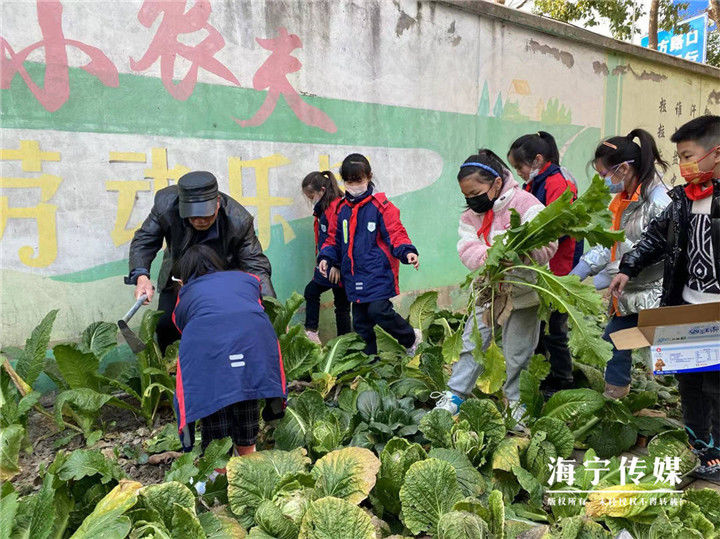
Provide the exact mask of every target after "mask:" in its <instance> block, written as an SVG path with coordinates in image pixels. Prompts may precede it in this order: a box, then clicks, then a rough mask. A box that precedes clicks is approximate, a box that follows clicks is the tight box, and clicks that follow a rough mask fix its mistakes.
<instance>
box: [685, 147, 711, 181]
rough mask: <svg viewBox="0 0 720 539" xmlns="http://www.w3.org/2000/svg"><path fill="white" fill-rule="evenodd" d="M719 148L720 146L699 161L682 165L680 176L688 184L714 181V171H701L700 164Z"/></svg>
mask: <svg viewBox="0 0 720 539" xmlns="http://www.w3.org/2000/svg"><path fill="white" fill-rule="evenodd" d="M718 148H720V146H715V147H714V148H713V149H712V150H710V151H709V152H708V153H706V154H705V155H703V156H702V157H700V158H699V159H697V160H695V161H691V162H690V163H683V164H682V165H680V175H681V176H682V177H683V179H684V180H685V181H686V182H687V183H705V182H706V181H709V180H712V179H713V176H714V173H713V170H712V169H711V170H700V164H699V163H700V161H702V160H703V159H705V158H706V157H707V156H708V155H710V154H711V153H713V152H714V151H715V150H717V149H718Z"/></svg>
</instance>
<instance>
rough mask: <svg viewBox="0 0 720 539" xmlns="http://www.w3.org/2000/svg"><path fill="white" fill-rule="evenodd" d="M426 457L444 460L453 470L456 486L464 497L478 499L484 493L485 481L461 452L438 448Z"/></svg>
mask: <svg viewBox="0 0 720 539" xmlns="http://www.w3.org/2000/svg"><path fill="white" fill-rule="evenodd" d="M428 456H429V457H430V458H431V459H438V460H444V461H445V462H447V463H448V464H450V465H451V466H452V467H453V468H454V469H455V473H456V474H457V482H458V486H459V487H460V491H461V492H462V494H463V495H464V496H469V497H480V496H482V494H484V493H485V489H486V488H487V486H486V484H485V479H484V478H483V476H482V475H481V474H480V472H478V471H477V469H476V468H475V467H474V466H473V464H472V462H470V460H469V459H468V458H467V457H466V456H465V454H464V453H462V452H461V451H459V450H457V449H445V448H441V447H439V448H434V449H431V450H430V453H429V454H428Z"/></svg>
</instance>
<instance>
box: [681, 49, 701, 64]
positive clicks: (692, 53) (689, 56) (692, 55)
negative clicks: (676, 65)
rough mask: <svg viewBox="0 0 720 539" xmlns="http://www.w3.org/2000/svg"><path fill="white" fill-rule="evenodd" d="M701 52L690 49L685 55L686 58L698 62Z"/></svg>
mask: <svg viewBox="0 0 720 539" xmlns="http://www.w3.org/2000/svg"><path fill="white" fill-rule="evenodd" d="M699 58H700V54H699V53H698V51H688V53H687V54H686V55H685V59H686V60H690V61H691V62H697V61H699Z"/></svg>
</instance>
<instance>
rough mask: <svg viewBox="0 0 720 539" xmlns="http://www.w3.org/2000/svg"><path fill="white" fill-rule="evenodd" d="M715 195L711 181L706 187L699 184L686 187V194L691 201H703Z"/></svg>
mask: <svg viewBox="0 0 720 539" xmlns="http://www.w3.org/2000/svg"><path fill="white" fill-rule="evenodd" d="M712 193H713V182H712V180H710V181H709V182H707V185H705V186H704V187H703V186H702V185H701V184H698V183H689V184H687V185H686V186H685V194H686V195H687V197H688V198H689V199H690V200H702V199H703V198H707V197H709V196H710V195H712Z"/></svg>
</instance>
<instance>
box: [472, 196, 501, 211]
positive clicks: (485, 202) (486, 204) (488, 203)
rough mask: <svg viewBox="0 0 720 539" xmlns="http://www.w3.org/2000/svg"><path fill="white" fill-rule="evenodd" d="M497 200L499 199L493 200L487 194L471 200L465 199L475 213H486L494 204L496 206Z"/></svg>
mask: <svg viewBox="0 0 720 539" xmlns="http://www.w3.org/2000/svg"><path fill="white" fill-rule="evenodd" d="M495 200H497V199H491V198H490V197H489V196H488V194H487V193H483V194H482V195H477V196H474V197H470V198H467V197H465V202H466V203H467V205H468V208H470V209H471V210H472V211H474V212H475V213H485V212H487V211H488V210H491V209H492V207H493V204H495Z"/></svg>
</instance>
